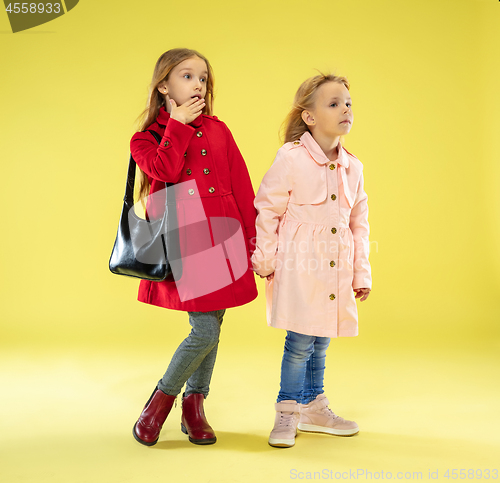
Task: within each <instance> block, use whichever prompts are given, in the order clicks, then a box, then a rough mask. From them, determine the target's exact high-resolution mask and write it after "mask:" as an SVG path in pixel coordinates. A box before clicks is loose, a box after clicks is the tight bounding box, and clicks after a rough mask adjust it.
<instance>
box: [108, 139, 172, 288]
mask: <svg viewBox="0 0 500 483" xmlns="http://www.w3.org/2000/svg"><path fill="white" fill-rule="evenodd" d="M149 132H150V133H151V134H152V135H153V136H154V137H155V139H156V141H157V142H158V144H159V143H160V142H161V136H160V135H159V134H158V133H157V132H155V131H149ZM135 168H136V162H135V161H134V158H133V157H132V154H130V161H129V166H128V175H127V184H126V187H125V197H124V198H123V208H122V213H121V217H120V224H119V225H118V232H117V234H116V240H115V244H114V246H113V251H112V252H111V257H110V259H109V269H110V270H111V272H113V273H115V274H117V275H125V276H128V277H135V278H141V279H143V280H151V281H153V282H161V281H162V280H165V279H167V278H171V279H173V275H172V267H171V265H170V263H169V261H168V260H169V257H170V259H171V260H173V259H175V260H176V277H178V276H180V273H179V274H178V273H177V272H179V268H180V266H181V265H180V254H179V231H178V228H177V212H176V203H175V194H174V189H173V188H171V189H168V188H169V187H170V186H173V183H165V187H166V189H165V211H164V213H163V214H162V216H161V217H160V218H158V219H155V220H150V219H149V217H148V214H147V212H146V219H143V218H140V217H139V216H137V215H136V213H135V211H134V184H135ZM172 257H173V258H172Z"/></svg>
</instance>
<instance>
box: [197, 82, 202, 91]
mask: <svg viewBox="0 0 500 483" xmlns="http://www.w3.org/2000/svg"><path fill="white" fill-rule="evenodd" d="M201 86H202V84H201V80H200V79H198V80H197V81H196V85H195V89H198V90H200V91H201Z"/></svg>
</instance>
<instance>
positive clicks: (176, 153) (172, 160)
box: [130, 119, 195, 183]
mask: <svg viewBox="0 0 500 483" xmlns="http://www.w3.org/2000/svg"><path fill="white" fill-rule="evenodd" d="M194 131H195V129H194V128H193V127H192V126H188V125H187V124H183V123H182V122H179V121H177V120H175V119H169V120H168V122H167V126H166V128H165V133H164V134H163V138H162V140H161V143H160V144H159V145H158V143H157V142H156V140H155V138H154V137H153V135H152V134H151V133H149V132H137V133H135V134H134V135H133V136H132V139H131V141H130V152H131V153H132V157H133V158H134V161H135V162H136V163H137V165H138V166H139V168H141V169H142V170H143V171H144V172H145V173H146V174H147V175H148V176H149V177H151V178H154V179H157V180H159V181H163V182H164V183H177V182H178V181H179V179H180V177H181V174H182V169H183V168H184V159H185V158H184V153H185V152H186V150H187V148H188V145H189V142H190V140H191V137H192V135H193V133H194Z"/></svg>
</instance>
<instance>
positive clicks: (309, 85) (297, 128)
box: [281, 73, 349, 143]
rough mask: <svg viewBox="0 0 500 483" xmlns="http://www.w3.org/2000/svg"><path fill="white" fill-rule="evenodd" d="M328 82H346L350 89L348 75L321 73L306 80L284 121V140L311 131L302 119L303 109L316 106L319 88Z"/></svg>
mask: <svg viewBox="0 0 500 483" xmlns="http://www.w3.org/2000/svg"><path fill="white" fill-rule="evenodd" d="M327 82H338V83H341V84H344V85H345V86H346V88H347V89H349V81H348V80H347V78H346V77H342V76H337V75H333V74H322V73H320V74H319V75H315V76H314V77H310V78H309V79H307V80H305V81H304V82H303V83H302V84H301V85H300V87H299V89H298V90H297V93H296V94H295V99H294V100H293V105H292V109H291V110H290V112H289V113H288V115H287V116H286V118H285V120H284V121H283V124H282V129H281V131H282V132H283V133H284V141H283V142H285V143H288V142H290V141H295V140H297V139H299V138H300V136H302V134H304V133H305V132H306V131H309V128H308V126H307V124H306V123H305V122H304V120H303V119H302V111H305V110H306V109H312V108H313V107H314V102H315V100H316V92H317V90H318V88H319V87H320V86H322V85H323V84H326V83H327ZM282 138H283V136H282Z"/></svg>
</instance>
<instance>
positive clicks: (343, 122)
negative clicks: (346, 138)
mask: <svg viewBox="0 0 500 483" xmlns="http://www.w3.org/2000/svg"><path fill="white" fill-rule="evenodd" d="M340 124H351V121H342V122H341V123H340Z"/></svg>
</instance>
